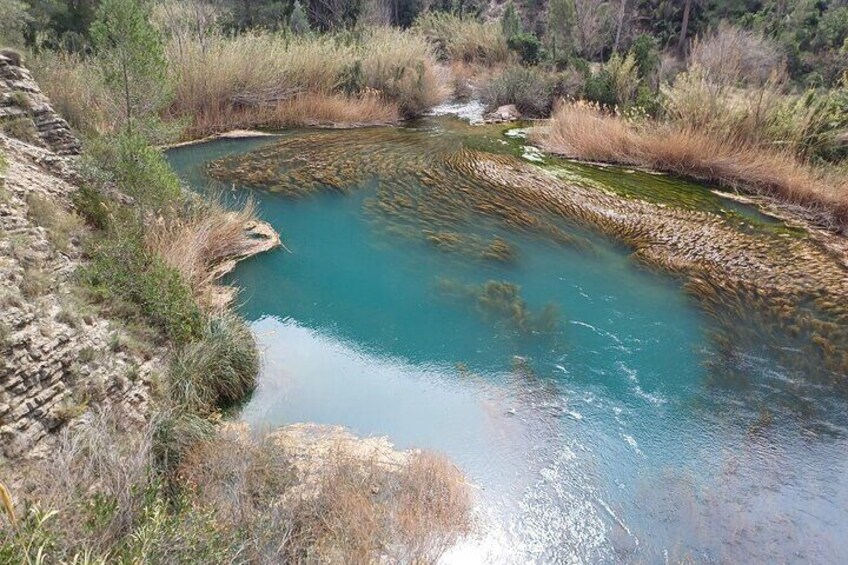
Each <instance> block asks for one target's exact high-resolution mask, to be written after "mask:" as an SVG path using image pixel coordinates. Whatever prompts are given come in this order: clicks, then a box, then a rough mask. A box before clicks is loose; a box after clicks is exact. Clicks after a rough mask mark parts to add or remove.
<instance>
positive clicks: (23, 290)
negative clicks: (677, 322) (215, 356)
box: [0, 135, 161, 458]
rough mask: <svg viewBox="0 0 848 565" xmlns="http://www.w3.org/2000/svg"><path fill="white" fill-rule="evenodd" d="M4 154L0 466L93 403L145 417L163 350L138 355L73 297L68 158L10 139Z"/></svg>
mask: <svg viewBox="0 0 848 565" xmlns="http://www.w3.org/2000/svg"><path fill="white" fill-rule="evenodd" d="M63 146H64V147H66V148H67V147H70V146H72V144H64V145H63ZM0 152H2V153H3V154H4V156H5V160H6V161H7V163H8V166H7V170H6V172H5V179H3V182H2V188H0V458H17V457H20V456H22V455H26V454H29V453H30V452H31V450H32V449H33V448H34V447H35V446H37V445H38V444H39V443H40V442H41V441H42V440H43V439H44V438H45V437H47V436H48V434H49V433H50V432H52V431H55V430H57V429H58V428H60V427H62V426H63V425H64V424H68V423H71V422H73V421H75V420H76V419H77V417H79V416H80V415H82V413H83V412H84V411H85V409H86V408H87V407H88V406H91V405H94V404H98V405H111V406H113V407H114V408H115V409H116V410H118V411H119V413H121V414H123V415H125V416H126V418H127V419H129V420H132V419H137V418H140V417H142V416H143V414H144V413H145V411H146V406H147V403H148V396H149V395H148V386H147V385H148V384H149V381H150V379H151V378H152V375H153V374H154V373H155V372H156V371H157V368H158V364H159V362H158V358H159V356H160V354H161V352H157V351H137V350H134V348H133V345H132V344H133V343H134V341H135V340H133V338H132V336H130V335H129V334H128V333H127V332H126V331H125V330H124V329H123V328H121V327H120V326H119V325H117V324H115V323H113V322H111V321H108V320H105V319H102V318H101V317H99V316H98V315H97V314H96V313H95V312H93V311H91V310H90V309H89V308H88V307H87V306H86V305H85V303H84V301H82V300H80V299H79V298H78V297H76V296H75V295H74V292H73V290H72V289H73V285H72V284H70V281H71V278H72V276H73V273H74V270H75V269H76V268H77V266H78V265H79V264H80V261H81V250H80V234H81V230H82V229H83V227H82V224H81V222H80V221H79V220H78V219H77V218H76V217H75V216H74V215H73V213H72V212H70V209H71V203H70V194H71V193H72V192H73V191H74V190H75V189H76V187H75V186H74V184H72V183H73V182H74V180H75V176H74V173H73V163H72V162H71V161H70V160H69V158H68V157H61V156H57V155H56V154H55V153H53V152H52V151H50V150H48V149H46V148H40V147H36V146H33V145H30V144H27V143H24V142H21V141H19V140H16V139H12V138H9V137H7V136H4V135H0Z"/></svg>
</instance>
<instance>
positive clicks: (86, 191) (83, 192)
mask: <svg viewBox="0 0 848 565" xmlns="http://www.w3.org/2000/svg"><path fill="white" fill-rule="evenodd" d="M71 202H73V204H74V208H76V210H77V212H78V213H79V215H80V216H82V218H83V219H84V220H85V222H86V223H87V224H88V225H90V226H91V227H93V228H96V229H99V230H105V229H106V228H108V227H109V221H110V220H109V214H110V211H109V204H110V203H109V201H108V200H107V199H106V198H104V197H103V195H101V194H100V193H99V192H98V191H97V190H95V189H93V188H91V187H90V186H83V187H82V188H80V189H79V190H77V191H76V192H74V193H72V194H71Z"/></svg>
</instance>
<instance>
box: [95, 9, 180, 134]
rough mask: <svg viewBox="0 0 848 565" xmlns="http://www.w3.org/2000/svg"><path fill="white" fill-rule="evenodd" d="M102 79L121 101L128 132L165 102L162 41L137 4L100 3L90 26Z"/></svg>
mask: <svg viewBox="0 0 848 565" xmlns="http://www.w3.org/2000/svg"><path fill="white" fill-rule="evenodd" d="M91 38H92V40H93V42H94V48H95V50H96V52H97V55H98V57H97V60H98V62H99V64H100V68H101V71H102V73H103V78H104V80H105V82H106V85H107V86H109V87H110V88H111V89H112V90H113V91H114V92H115V95H116V98H117V99H120V100H121V101H122V105H123V106H124V108H123V118H124V121H125V125H126V129H127V132H128V133H130V134H132V132H133V120H138V119H141V118H144V117H145V116H149V115H153V114H155V112H156V111H157V110H159V109H160V108H161V107H162V106H163V105H164V104H165V103H166V102H167V99H168V96H167V92H168V89H167V87H166V85H167V81H166V73H167V67H166V63H165V53H164V48H163V46H162V39H161V37H160V36H159V33H158V31H157V30H156V28H155V27H153V25H152V24H151V23H150V19H149V16H148V12H147V10H146V8H145V6H144V5H143V4H142V3H141V1H140V0H103V1H102V2H101V3H100V7H99V8H98V10H97V19H96V20H95V22H94V23H93V24H92V26H91Z"/></svg>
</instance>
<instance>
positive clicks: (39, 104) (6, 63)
mask: <svg viewBox="0 0 848 565" xmlns="http://www.w3.org/2000/svg"><path fill="white" fill-rule="evenodd" d="M9 120H23V121H26V120H29V121H31V122H32V125H33V126H34V130H35V133H36V135H37V140H34V141H36V143H37V144H38V145H40V146H41V147H43V148H46V149H49V150H50V151H51V152H52V153H55V154H56V155H78V154H79V152H80V142H79V140H78V139H77V138H76V136H74V134H73V133H72V132H71V129H70V128H69V127H68V123H67V122H66V121H65V120H64V119H62V118H61V117H59V115H58V114H56V112H55V111H54V110H53V107H52V106H51V105H50V101H49V100H48V99H47V97H46V96H45V95H44V94H43V93H42V92H41V89H40V88H39V87H38V85H37V84H36V83H35V81H34V80H33V78H32V74H30V72H29V70H27V69H26V68H25V67H21V66H19V65H18V64H17V61H16V60H15V58H14V57H10V56H8V54H4V53H3V52H0V124H2V123H3V122H4V121H9Z"/></svg>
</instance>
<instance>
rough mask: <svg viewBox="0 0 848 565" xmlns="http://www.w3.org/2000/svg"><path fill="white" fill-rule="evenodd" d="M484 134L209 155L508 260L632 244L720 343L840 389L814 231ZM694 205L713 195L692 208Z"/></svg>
mask: <svg viewBox="0 0 848 565" xmlns="http://www.w3.org/2000/svg"><path fill="white" fill-rule="evenodd" d="M422 133H423V134H424V135H422ZM486 135H487V133H486V131H481V133H480V134H474V133H469V130H468V129H464V130H457V131H452V130H449V129H448V130H446V131H439V132H438V134H437V135H435V134H434V135H430V134H429V133H428V131H427V130H423V132H422V130H419V129H412V128H410V129H402V128H398V129H385V128H382V129H365V130H356V131H307V132H304V133H299V134H296V135H292V136H288V137H284V138H282V139H280V140H279V141H276V142H273V143H271V144H269V145H266V146H263V147H262V148H260V149H258V150H255V151H252V152H249V153H245V154H242V155H236V156H230V157H226V158H224V159H220V160H217V161H214V162H212V163H211V164H209V165H208V172H209V174H210V175H211V176H212V177H213V178H215V179H217V180H219V181H223V182H228V183H230V182H232V183H239V184H242V185H244V184H247V185H250V186H253V187H259V188H263V189H267V190H272V191H275V192H279V193H281V194H285V195H287V196H289V197H293V198H304V197H308V196H309V195H312V194H315V193H317V192H320V191H336V192H341V193H346V192H348V191H351V190H358V189H360V188H362V187H366V186H367V187H373V189H374V190H373V191H370V192H369V193H368V194H367V197H366V198H365V199H364V203H363V206H364V209H365V212H366V214H367V216H368V217H369V220H370V221H371V222H372V223H373V226H374V228H375V229H376V230H382V231H384V232H386V233H389V234H392V235H396V236H398V237H403V238H409V239H411V240H416V241H420V242H422V243H423V244H427V245H432V246H434V247H436V248H437V249H439V250H441V251H444V252H447V253H453V254H456V255H457V256H459V257H461V258H463V259H467V258H472V259H474V260H482V261H493V262H496V263H500V264H503V265H505V266H508V265H510V264H513V263H518V262H520V260H521V249H520V247H519V245H518V244H517V243H516V242H515V239H514V238H513V237H512V236H513V234H530V235H533V236H535V237H539V238H542V239H544V240H545V241H549V242H551V243H552V244H554V245H560V246H565V247H570V248H576V249H579V250H581V251H583V252H591V251H592V244H591V243H590V242H589V240H588V239H587V238H586V237H585V235H584V234H587V233H589V232H595V233H600V234H603V235H605V236H608V237H609V238H611V239H613V240H615V241H617V242H619V243H622V244H624V245H626V246H627V247H629V248H630V249H631V250H632V257H633V259H634V261H635V262H636V263H637V264H640V265H644V266H646V267H649V268H651V269H655V270H660V271H663V272H666V273H669V274H672V275H674V276H676V277H679V278H680V279H681V281H682V284H683V285H684V287H685V289H686V291H687V292H688V293H689V294H690V295H692V296H693V297H695V299H697V301H698V302H699V304H700V305H701V307H702V308H703V310H704V312H705V313H706V314H707V315H709V316H710V317H711V318H712V319H713V321H714V327H715V328H716V329H715V331H714V332H713V335H712V338H713V340H714V341H715V343H716V344H717V345H718V346H719V349H720V350H727V351H729V352H732V351H741V350H745V348H748V347H750V346H752V344H756V345H757V347H762V346H763V344H765V346H766V347H767V348H768V349H769V351H770V355H773V356H774V357H775V358H776V359H777V360H778V361H779V362H780V363H781V364H783V365H785V366H786V367H788V368H790V369H793V370H797V371H798V372H799V374H802V375H805V376H808V377H809V378H810V379H812V380H814V381H817V382H827V383H831V384H836V385H837V386H838V388H839V389H840V390H841V391H843V392H844V393H845V394H848V301H846V300H845V296H848V267H846V265H844V264H843V263H842V262H840V261H839V259H838V258H837V257H836V256H835V255H834V254H833V253H832V252H831V251H830V250H829V249H827V248H826V247H825V246H824V245H822V244H821V242H820V241H818V240H817V239H816V238H815V237H812V236H808V235H805V234H801V233H790V232H789V231H788V230H786V229H779V228H781V227H782V226H780V225H776V224H775V223H774V222H771V223H766V222H762V221H758V220H757V218H756V217H755V214H754V215H752V216H749V217H743V216H741V215H739V214H737V213H727V214H725V213H723V212H722V211H721V208H722V206H720V205H718V206H717V205H715V200H714V199H713V198H712V196H710V197H709V199H703V198H700V197H699V198H693V199H684V200H683V201H682V202H683V203H682V204H677V203H676V202H675V201H676V200H677V199H678V197H679V195H678V194H675V195H674V196H673V197H671V198H659V197H657V198H647V197H648V196H650V195H649V194H644V195H631V196H628V195H627V194H625V193H626V192H628V191H630V190H623V191H617V190H612V189H609V188H608V185H609V183H610V182H612V181H613V180H614V179H612V175H613V173H612V172H611V171H610V172H606V171H604V172H603V173H599V174H598V175H595V176H594V178H593V177H592V176H591V175H588V176H587V175H585V174H581V170H582V169H584V168H585V166H583V165H581V166H575V168H574V169H573V170H570V171H569V170H568V169H567V167H568V165H555V166H539V165H535V164H530V163H526V162H524V161H522V160H521V159H520V158H518V156H516V155H515V154H514V152H511V151H510V148H509V147H506V148H504V149H503V150H500V149H497V147H496V146H495V145H494V144H491V143H490V144H486V143H484V142H483V141H481V139H484V138H485V137H486ZM621 174H622V175H626V173H621ZM629 182H630V184H634V182H633V181H629ZM673 182H674V179H672V178H662V179H657V182H656V183H655V184H656V190H659V191H666V192H662V194H665V193H667V192H668V191H667V190H666V189H667V187H668V186H672V185H673ZM622 183H624V184H628V180H627V179H624V180H622ZM698 188H699V187H697V186H695V185H691V184H690V185H689V186H688V187H687V188H686V190H690V191H691V190H697V189H698ZM652 190H653V189H652ZM683 192H685V191H683ZM704 193H705V194H708V190H706V189H704ZM658 194H659V193H658ZM669 194H670V193H669ZM700 200H703V201H707V200H711V201H713V204H712V205H711V206H700V205H696V204H697V201H700ZM441 286H445V284H444V283H442V284H441ZM452 286H457V285H456V284H448V285H447V287H452ZM460 287H461V285H459V287H457V288H453V290H451V288H447V289H444V288H443V290H449V291H450V292H452V293H453V294H458V295H461V296H466V297H468V298H469V300H471V301H472V302H473V304H474V305H475V309H476V310H477V311H479V312H480V313H481V315H483V316H484V317H487V318H488V319H491V320H497V321H498V323H503V324H506V325H508V326H510V327H512V328H515V329H517V330H519V331H524V332H545V331H548V330H549V329H550V328H552V327H554V326H555V325H556V323H557V322H556V319H557V316H556V312H555V310H554V309H551V310H546V311H543V312H540V313H531V312H529V311H528V310H527V306H526V304H525V303H524V302H523V300H522V299H521V297H520V295H519V289H518V288H513V287H511V286H510V283H508V282H498V281H489V282H487V283H485V284H483V285H472V287H470V288H468V287H462V288H460ZM722 344H725V345H724V346H723V345H722ZM729 355H730V357H732V356H733V354H732V353H730V354H729Z"/></svg>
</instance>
